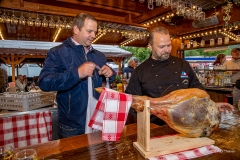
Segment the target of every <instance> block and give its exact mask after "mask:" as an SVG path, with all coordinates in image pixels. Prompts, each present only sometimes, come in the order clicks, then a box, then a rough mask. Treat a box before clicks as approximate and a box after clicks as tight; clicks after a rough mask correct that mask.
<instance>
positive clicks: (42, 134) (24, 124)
mask: <svg viewBox="0 0 240 160" xmlns="http://www.w3.org/2000/svg"><path fill="white" fill-rule="evenodd" d="M50 140H52V113H51V111H42V112H36V113H29V114H23V115H16V116H10V117H3V118H0V146H4V145H11V146H13V147H14V148H19V147H25V146H28V145H33V144H38V143H44V142H48V141H50Z"/></svg>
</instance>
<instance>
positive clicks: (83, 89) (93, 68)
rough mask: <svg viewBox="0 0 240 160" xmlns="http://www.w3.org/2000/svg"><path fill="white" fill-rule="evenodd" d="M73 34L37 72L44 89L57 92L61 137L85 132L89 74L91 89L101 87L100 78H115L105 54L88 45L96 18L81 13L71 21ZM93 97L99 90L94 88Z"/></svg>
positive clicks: (92, 34) (40, 84) (52, 50)
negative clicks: (107, 63)
mask: <svg viewBox="0 0 240 160" xmlns="http://www.w3.org/2000/svg"><path fill="white" fill-rule="evenodd" d="M72 31H73V36H72V37H69V38H68V39H66V40H65V41H64V42H63V43H62V44H61V45H59V46H56V47H54V48H52V49H50V51H49V52H48V54H47V57H46V60H45V61H44V66H43V69H42V71H41V73H40V75H39V81H38V83H39V87H40V88H41V89H42V90H43V91H57V103H58V114H59V136H60V138H65V137H71V136H75V135H80V134H84V133H85V124H86V123H88V122H86V112H87V106H88V77H91V78H92V88H97V87H101V86H102V79H103V78H104V77H109V78H110V81H111V80H113V79H114V76H115V73H114V71H113V70H112V69H111V68H110V67H108V66H107V65H106V62H107V61H106V57H105V55H104V54H103V53H101V52H99V51H97V50H95V49H94V48H93V47H92V46H91V44H92V42H93V40H94V39H95V37H96V33H97V20H96V18H95V17H93V16H92V15H89V14H85V13H80V14H78V15H77V16H76V17H75V18H74V20H73V28H72ZM93 96H94V97H95V98H96V99H98V97H99V93H97V92H96V91H95V90H94V89H93Z"/></svg>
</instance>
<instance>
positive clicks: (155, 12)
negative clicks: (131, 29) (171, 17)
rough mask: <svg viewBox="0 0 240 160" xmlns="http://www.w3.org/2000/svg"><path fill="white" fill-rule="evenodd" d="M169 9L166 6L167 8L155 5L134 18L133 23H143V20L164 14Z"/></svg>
mask: <svg viewBox="0 0 240 160" xmlns="http://www.w3.org/2000/svg"><path fill="white" fill-rule="evenodd" d="M170 10H171V8H170V7H168V8H162V7H157V8H155V9H154V10H150V11H148V12H144V13H143V15H141V16H139V17H137V18H134V19H133V23H143V22H145V21H147V20H150V19H152V18H154V17H157V16H159V15H162V14H165V13H167V12H169V11H170Z"/></svg>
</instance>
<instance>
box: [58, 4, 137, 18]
mask: <svg viewBox="0 0 240 160" xmlns="http://www.w3.org/2000/svg"><path fill="white" fill-rule="evenodd" d="M57 1H60V2H67V3H72V4H79V5H83V6H86V7H95V8H101V9H106V10H109V11H117V12H123V13H126V14H133V15H135V16H140V15H141V13H139V12H136V11H131V10H130V9H132V8H135V7H136V6H135V4H136V3H134V2H132V1H129V2H128V3H126V4H127V5H128V6H127V9H126V8H124V7H125V6H124V7H122V8H116V7H112V6H103V5H101V4H92V3H88V2H80V1H77V0H57ZM97 2H98V1H96V3H97ZM114 2H115V3H116V2H117V3H121V1H114ZM105 5H108V4H105ZM119 7H121V5H119Z"/></svg>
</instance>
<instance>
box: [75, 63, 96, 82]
mask: <svg viewBox="0 0 240 160" xmlns="http://www.w3.org/2000/svg"><path fill="white" fill-rule="evenodd" d="M94 69H95V64H94V63H93V62H85V63H83V64H82V65H81V66H79V67H78V76H79V78H85V77H88V76H90V77H92V75H93V71H94Z"/></svg>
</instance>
